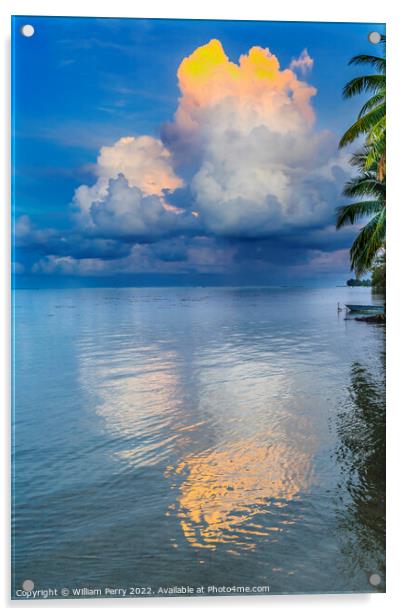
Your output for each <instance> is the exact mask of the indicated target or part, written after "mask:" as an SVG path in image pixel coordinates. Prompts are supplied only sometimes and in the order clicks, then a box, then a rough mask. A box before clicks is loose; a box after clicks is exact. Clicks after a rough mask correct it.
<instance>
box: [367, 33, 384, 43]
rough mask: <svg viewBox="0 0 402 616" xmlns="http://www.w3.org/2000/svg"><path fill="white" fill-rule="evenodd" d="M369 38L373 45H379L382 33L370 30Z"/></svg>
mask: <svg viewBox="0 0 402 616" xmlns="http://www.w3.org/2000/svg"><path fill="white" fill-rule="evenodd" d="M368 40H369V41H370V43H373V45H378V43H379V42H380V41H381V34H380V33H379V32H370V34H369V35H368Z"/></svg>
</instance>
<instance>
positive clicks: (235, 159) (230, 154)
mask: <svg viewBox="0 0 402 616" xmlns="http://www.w3.org/2000/svg"><path fill="white" fill-rule="evenodd" d="M295 63H297V67H298V68H301V67H306V66H311V65H312V59H311V58H310V56H309V55H308V54H307V52H303V53H302V55H301V56H300V58H299V60H295V61H294V62H293V65H294V66H295ZM178 78H179V86H180V90H181V97H180V100H179V106H178V109H177V112H176V115H175V121H174V123H173V124H171V125H170V126H168V127H166V129H165V136H166V140H167V143H170V145H171V147H172V149H173V151H174V152H175V153H176V158H177V160H179V161H181V160H183V158H185V159H186V160H187V159H188V158H190V157H191V156H192V155H193V158H194V161H195V163H194V164H196V172H195V173H194V175H193V177H192V179H191V180H190V183H191V189H192V192H193V194H194V197H195V203H196V205H195V209H196V210H197V211H198V212H199V214H200V223H201V224H202V225H203V226H204V228H206V229H207V230H208V231H209V232H213V233H216V234H218V235H234V236H236V235H238V236H250V237H251V236H264V235H269V234H270V233H273V232H278V231H280V230H283V229H284V230H287V229H291V228H293V227H308V226H309V225H317V224H321V223H322V222H323V221H327V220H328V218H329V216H330V215H331V213H332V212H333V209H334V202H333V197H334V194H335V191H336V190H337V188H336V184H337V177H336V170H337V169H338V168H339V167H340V166H341V165H343V161H340V159H339V158H338V153H337V148H336V144H335V143H334V140H333V138H332V136H331V135H330V134H329V133H328V132H317V131H316V130H315V129H314V119H315V118H314V110H313V107H312V105H311V97H312V96H313V95H314V94H315V93H316V91H315V88H313V87H312V86H310V85H309V84H307V83H305V82H304V81H300V80H299V79H298V77H297V75H296V74H295V73H294V71H293V70H291V69H290V68H287V69H284V70H281V68H280V66H279V62H278V60H277V58H276V57H275V55H273V54H272V53H270V51H269V50H268V49H262V48H260V47H253V48H252V49H250V51H249V53H248V54H246V55H243V56H241V58H240V61H239V64H234V63H232V62H230V61H229V59H228V58H227V56H226V54H225V52H224V50H223V48H222V46H221V44H220V43H219V41H216V40H212V41H210V43H208V45H205V46H203V47H200V48H198V49H197V50H196V51H195V52H194V53H193V54H191V55H190V56H189V57H188V58H185V59H184V60H183V62H182V64H181V65H180V67H179V70H178ZM183 152H184V156H183Z"/></svg>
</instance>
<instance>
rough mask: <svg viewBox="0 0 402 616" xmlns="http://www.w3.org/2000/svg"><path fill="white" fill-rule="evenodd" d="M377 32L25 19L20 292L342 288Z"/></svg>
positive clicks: (16, 59)
mask: <svg viewBox="0 0 402 616" xmlns="http://www.w3.org/2000/svg"><path fill="white" fill-rule="evenodd" d="M26 23H30V24H32V25H33V26H34V28H35V33H34V35H33V36H32V37H31V38H26V37H24V36H22V34H21V27H22V25H24V24H26ZM373 30H376V31H378V32H381V33H383V32H384V26H382V25H379V24H331V23H297V22H252V21H245V22H239V21H237V22H236V21H206V20H165V19H163V20H162V19H161V20H153V19H152V20H147V19H114V18H110V19H105V18H103V19H96V18H60V17H16V18H14V22H13V43H12V48H13V49H12V55H13V71H12V74H13V105H12V114H13V123H12V132H13V272H14V284H15V286H17V287H52V286H66V287H68V286H131V285H132V286H160V285H175V286H176V285H232V286H236V285H260V284H263V285H290V286H293V285H313V286H332V285H335V284H344V283H345V281H346V279H347V278H349V277H350V276H351V274H350V271H349V261H348V249H349V247H350V245H351V243H352V241H353V238H354V236H355V235H356V232H357V227H352V228H348V229H344V230H341V231H336V230H335V227H334V221H335V210H336V207H338V206H339V205H342V204H344V203H345V199H344V198H343V197H342V188H343V186H344V184H345V182H346V181H347V180H348V178H350V176H351V174H352V170H351V167H350V165H349V158H350V154H351V151H350V150H349V151H347V150H346V151H345V150H341V151H340V150H339V149H338V143H339V139H340V137H341V136H342V134H343V132H344V131H345V130H346V128H347V127H348V126H349V125H351V124H352V123H353V122H354V120H355V118H356V115H357V113H358V111H359V108H360V107H361V104H362V99H361V98H356V99H352V100H348V101H345V100H343V99H342V88H343V86H344V84H345V83H346V82H347V81H348V80H349V79H351V78H352V77H354V76H356V75H358V74H361V73H362V71H361V69H359V68H358V67H355V66H348V61H349V60H350V58H351V57H352V56H354V55H356V54H359V53H376V52H377V51H378V50H376V49H375V48H374V47H373V45H372V44H371V43H370V42H369V40H368V34H369V32H371V31H373Z"/></svg>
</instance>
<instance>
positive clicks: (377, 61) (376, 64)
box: [349, 54, 386, 73]
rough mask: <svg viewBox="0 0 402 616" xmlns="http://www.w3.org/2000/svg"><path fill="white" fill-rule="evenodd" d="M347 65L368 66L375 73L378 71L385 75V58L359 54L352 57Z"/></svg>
mask: <svg viewBox="0 0 402 616" xmlns="http://www.w3.org/2000/svg"><path fill="white" fill-rule="evenodd" d="M349 64H350V65H352V64H369V65H370V66H372V67H373V68H375V70H376V71H380V73H385V66H386V63H385V58H380V57H379V56H371V55H367V54H359V55H358V56H353V58H352V59H351V60H349Z"/></svg>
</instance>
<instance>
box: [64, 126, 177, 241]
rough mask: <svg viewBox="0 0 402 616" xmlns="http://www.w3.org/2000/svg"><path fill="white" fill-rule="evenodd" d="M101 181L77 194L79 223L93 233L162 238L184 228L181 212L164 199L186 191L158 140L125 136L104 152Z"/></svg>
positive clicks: (97, 171) (97, 168) (99, 163)
mask: <svg viewBox="0 0 402 616" xmlns="http://www.w3.org/2000/svg"><path fill="white" fill-rule="evenodd" d="M95 174H96V176H97V180H96V182H95V183H94V184H93V185H92V186H88V185H86V184H83V185H81V186H79V187H78V188H77V189H76V191H75V194H74V199H73V204H74V207H75V211H76V219H77V221H78V223H79V225H80V226H81V227H84V228H86V229H88V230H92V231H93V232H97V231H98V232H104V231H105V230H107V229H108V230H109V231H110V234H111V235H112V236H114V235H116V234H117V235H124V234H125V233H127V234H129V235H141V236H144V235H146V234H147V233H149V234H150V235H158V234H160V233H161V232H162V230H168V229H169V228H175V227H176V226H177V227H178V228H180V226H181V225H182V220H179V219H178V216H179V215H180V214H181V210H180V209H179V208H175V207H173V206H171V205H169V204H168V203H167V201H166V199H165V196H166V195H167V194H168V193H169V192H170V191H173V190H175V189H178V188H180V187H181V186H182V180H181V179H180V178H179V177H178V176H177V175H176V174H175V172H174V170H173V167H172V155H171V153H170V152H169V151H168V150H167V148H166V147H165V146H164V145H163V144H162V142H161V141H160V140H159V139H155V138H154V137H149V136H146V135H145V136H141V137H123V138H121V139H119V140H118V141H117V142H116V143H114V144H113V145H112V146H108V147H106V146H105V147H103V148H101V150H100V153H99V156H98V159H97V164H96V166H95Z"/></svg>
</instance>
